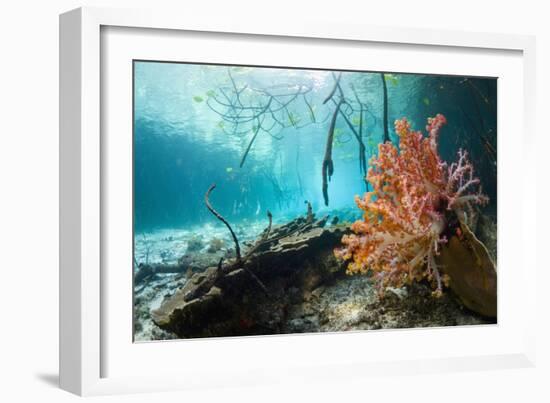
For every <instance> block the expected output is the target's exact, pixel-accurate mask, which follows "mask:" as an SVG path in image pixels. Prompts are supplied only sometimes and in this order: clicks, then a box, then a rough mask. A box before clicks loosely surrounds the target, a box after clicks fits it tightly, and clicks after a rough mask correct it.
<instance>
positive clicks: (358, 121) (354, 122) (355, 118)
mask: <svg viewBox="0 0 550 403" xmlns="http://www.w3.org/2000/svg"><path fill="white" fill-rule="evenodd" d="M351 123H353V124H354V125H355V126H359V123H361V119H359V116H354V117H353V119H351Z"/></svg>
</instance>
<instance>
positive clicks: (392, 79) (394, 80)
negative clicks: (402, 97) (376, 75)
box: [384, 73, 399, 87]
mask: <svg viewBox="0 0 550 403" xmlns="http://www.w3.org/2000/svg"><path fill="white" fill-rule="evenodd" d="M384 78H385V79H386V82H388V83H390V84H391V85H393V86H394V87H395V86H397V84H399V78H397V76H395V75H393V74H389V73H386V74H384Z"/></svg>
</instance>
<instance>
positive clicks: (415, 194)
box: [335, 114, 488, 295]
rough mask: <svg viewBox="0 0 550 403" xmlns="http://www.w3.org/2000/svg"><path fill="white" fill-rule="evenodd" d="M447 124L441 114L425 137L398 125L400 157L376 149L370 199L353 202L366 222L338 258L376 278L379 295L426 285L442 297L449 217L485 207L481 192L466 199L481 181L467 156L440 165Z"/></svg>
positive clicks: (387, 148)
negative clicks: (440, 262) (442, 253)
mask: <svg viewBox="0 0 550 403" xmlns="http://www.w3.org/2000/svg"><path fill="white" fill-rule="evenodd" d="M446 123H447V120H446V119H445V117H444V116H443V115H441V114H438V115H436V116H435V117H433V118H429V119H428V124H427V126H426V131H427V132H428V135H427V136H424V135H423V134H422V133H421V132H420V131H413V130H411V125H410V123H409V122H408V121H407V119H405V118H403V119H401V120H397V121H396V122H395V131H396V133H397V135H398V136H399V149H397V148H396V147H395V146H394V145H393V144H391V143H390V142H387V143H385V144H380V145H379V147H378V157H373V158H372V159H371V161H370V165H371V168H370V169H369V171H368V174H367V180H368V181H369V182H370V183H371V185H372V187H373V191H372V192H368V193H366V194H365V195H364V196H363V198H360V197H358V196H356V198H355V201H356V204H357V206H358V207H359V208H360V209H361V210H363V211H364V215H363V220H361V221H356V222H355V223H353V225H352V226H351V229H352V231H353V234H351V235H346V236H344V237H343V238H342V244H343V247H342V248H339V249H336V250H335V255H336V256H337V257H339V258H341V259H344V260H346V261H349V264H348V267H347V272H348V273H349V274H354V273H367V272H372V273H373V274H374V277H375V279H376V281H377V285H378V287H379V290H381V291H382V290H383V289H384V288H385V287H387V286H394V287H401V286H403V285H405V284H410V283H411V282H412V281H419V280H421V279H423V278H427V279H428V280H429V281H431V282H432V284H433V286H434V289H435V291H434V294H435V295H441V292H442V287H443V285H444V284H445V282H446V280H447V279H446V277H445V276H441V275H440V273H439V270H438V268H437V265H436V263H435V257H436V256H437V254H438V253H439V245H440V244H442V243H444V242H446V239H445V237H443V236H442V233H443V232H444V230H445V227H446V225H447V223H446V218H445V210H446V209H453V208H455V207H458V206H460V207H463V206H464V205H467V206H470V207H471V204H472V203H477V204H481V203H485V202H487V200H488V199H487V197H486V196H484V195H483V194H482V193H481V189H480V190H479V192H477V193H474V194H472V193H469V191H470V190H471V189H472V188H473V187H475V186H476V185H478V184H479V179H477V178H474V176H473V167H472V165H471V163H470V162H469V161H468V159H467V153H466V152H465V151H464V152H463V151H462V150H460V151H459V160H458V162H456V163H453V164H452V165H451V166H450V167H447V164H446V163H445V162H444V161H442V160H441V158H440V156H439V153H438V151H437V145H438V138H439V132H440V130H441V128H442V127H443V125H445V124H446Z"/></svg>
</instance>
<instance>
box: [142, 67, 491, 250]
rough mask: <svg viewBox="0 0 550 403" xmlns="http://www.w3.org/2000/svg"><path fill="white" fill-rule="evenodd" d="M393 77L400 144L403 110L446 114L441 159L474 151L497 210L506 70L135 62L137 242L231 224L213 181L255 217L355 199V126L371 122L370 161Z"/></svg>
mask: <svg viewBox="0 0 550 403" xmlns="http://www.w3.org/2000/svg"><path fill="white" fill-rule="evenodd" d="M338 77H339V78H338ZM382 77H384V80H383V79H382ZM337 79H339V88H338V90H337V91H336V93H335V94H334V95H333V98H332V99H331V100H329V101H327V102H326V103H324V101H325V99H327V97H328V96H329V95H330V94H331V91H332V89H334V88H335V81H336V80H337ZM383 81H384V82H385V84H386V94H387V103H386V104H387V121H388V128H389V138H390V140H391V141H393V142H394V143H397V142H398V139H397V137H396V135H395V133H394V130H393V122H394V121H395V120H396V119H399V118H402V117H407V118H408V119H409V120H410V121H411V122H412V124H413V127H414V128H416V129H421V130H424V126H425V124H426V123H425V122H426V118H428V117H429V116H434V115H435V114H436V113H442V114H444V115H445V116H446V117H447V120H448V124H447V126H446V127H445V128H444V129H443V130H442V133H441V138H440V153H441V155H442V157H443V158H444V159H446V160H448V161H454V160H455V159H456V153H457V151H458V149H459V148H465V149H467V150H468V151H469V153H470V155H471V160H472V162H473V163H474V166H475V169H476V174H477V175H479V176H480V178H481V182H482V184H483V189H484V191H485V193H487V194H488V196H489V198H490V200H491V204H490V206H489V208H493V209H494V208H495V207H496V151H494V150H496V79H482V78H465V77H448V76H428V75H413V74H385V75H382V74H381V73H377V72H375V73H361V72H342V73H341V75H340V72H330V71H315V70H289V69H274V68H253V67H228V66H209V65H196V64H183V63H157V62H135V64H134V218H135V220H134V226H135V235H136V237H135V238H136V242H138V243H139V239H143V237H144V236H143V234H154V233H157V232H159V231H166V230H171V229H180V230H182V231H195V232H196V231H199V230H200V228H204V229H205V231H211V229H210V230H209V229H208V228H217V227H218V226H220V223H219V222H217V220H216V219H215V218H214V217H213V216H212V215H211V214H210V213H209V212H208V210H207V209H206V207H205V204H204V194H205V192H206V190H207V189H208V187H209V186H210V185H211V184H212V183H216V185H217V187H216V190H215V191H214V192H213V193H212V196H211V201H212V204H213V205H215V206H216V209H217V210H218V211H219V212H220V213H221V214H222V215H224V216H225V217H226V218H227V219H228V220H229V221H230V222H231V223H234V224H235V225H240V226H244V227H246V226H247V225H248V224H247V223H251V222H254V223H256V222H262V221H264V220H266V219H265V215H266V212H267V210H270V211H271V212H272V213H273V216H274V219H276V220H283V219H287V218H292V217H295V216H296V215H298V214H303V213H304V212H305V204H304V202H305V201H306V200H308V201H309V202H311V204H312V206H313V209H314V211H316V212H317V213H318V214H323V213H325V212H329V211H336V210H342V209H346V210H348V211H350V210H353V209H355V204H354V196H355V195H360V194H362V193H363V192H365V190H366V185H365V182H364V180H363V177H364V170H365V168H368V167H364V166H363V167H362V166H361V160H360V154H361V150H360V146H359V142H358V141H357V138H356V134H354V132H353V130H352V129H351V128H350V127H351V126H353V127H354V128H355V132H356V133H359V129H361V131H360V136H361V139H362V141H363V143H364V145H365V151H364V154H365V157H366V161H367V163H368V160H369V158H370V157H371V156H373V155H375V154H376V151H377V147H378V144H379V143H380V142H382V141H383V139H384V88H383ZM340 89H341V92H340ZM342 95H343V97H344V98H345V99H346V104H344V105H343V106H342V110H343V112H344V113H343V114H342V115H338V117H337V119H336V121H335V128H334V141H333V148H332V160H333V166H334V173H333V175H332V177H331V178H330V182H328V190H327V195H328V206H327V205H326V204H325V200H324V197H323V175H322V165H323V157H324V156H325V152H326V143H327V133H328V132H329V129H330V125H331V120H332V114H333V111H334V109H335V102H334V101H333V99H334V100H336V99H339V97H340V96H342ZM270 99H271V101H269V100H270ZM268 104H269V105H268ZM263 109H265V111H263V112H264V113H263V115H262V114H261V112H262V110H263ZM260 115H261V117H255V116H260ZM344 115H345V116H344ZM259 125H260V126H261V127H260V129H259V130H258V126H259ZM247 149H248V152H247ZM244 156H245V158H244V162H243V157H244ZM241 162H243V163H242V166H240V165H241ZM357 213H358V214H359V213H360V212H359V211H357ZM352 215H353V214H352ZM209 226H210V227H209Z"/></svg>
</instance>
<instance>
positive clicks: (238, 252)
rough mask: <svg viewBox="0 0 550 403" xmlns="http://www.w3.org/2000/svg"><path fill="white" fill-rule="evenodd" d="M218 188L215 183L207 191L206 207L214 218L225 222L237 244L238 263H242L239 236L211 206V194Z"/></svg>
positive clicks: (205, 197)
mask: <svg viewBox="0 0 550 403" xmlns="http://www.w3.org/2000/svg"><path fill="white" fill-rule="evenodd" d="M215 188H216V184H215V183H213V184H212V185H211V186H210V187H209V188H208V190H207V191H206V194H205V195H204V203H205V204H206V207H207V208H208V210H210V212H211V213H212V214H214V216H215V217H216V218H217V219H218V220H220V221H221V222H223V223H224V224H225V226H226V227H227V229H228V230H229V232H230V233H231V236H232V237H233V242H234V243H235V254H236V256H237V262H241V248H240V246H239V240H238V239H237V235H235V232H233V228H231V225H229V223H228V222H227V220H226V219H225V218H223V217H222V215H221V214H220V213H218V212H217V211H216V210H214V208H213V207H212V205H211V204H210V193H212V191H213V190H214V189H215Z"/></svg>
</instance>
